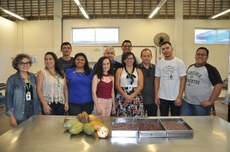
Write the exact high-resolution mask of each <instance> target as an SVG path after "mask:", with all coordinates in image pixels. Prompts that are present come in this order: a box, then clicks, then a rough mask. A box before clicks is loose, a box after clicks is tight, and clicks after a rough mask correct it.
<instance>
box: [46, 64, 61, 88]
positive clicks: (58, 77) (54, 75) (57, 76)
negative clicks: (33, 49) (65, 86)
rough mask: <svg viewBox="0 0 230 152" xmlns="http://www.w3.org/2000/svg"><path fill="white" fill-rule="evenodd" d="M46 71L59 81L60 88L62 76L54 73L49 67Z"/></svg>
mask: <svg viewBox="0 0 230 152" xmlns="http://www.w3.org/2000/svg"><path fill="white" fill-rule="evenodd" d="M46 70H47V71H48V72H49V74H50V75H51V76H53V77H54V78H55V79H56V80H57V86H58V87H60V86H61V84H60V76H59V75H58V74H54V73H52V72H51V71H50V70H49V69H48V68H47V67H46Z"/></svg>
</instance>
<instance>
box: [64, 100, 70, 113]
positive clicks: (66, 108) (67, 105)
mask: <svg viewBox="0 0 230 152" xmlns="http://www.w3.org/2000/svg"><path fill="white" fill-rule="evenodd" d="M64 108H65V112H67V111H68V110H69V103H68V101H66V102H65V107H64Z"/></svg>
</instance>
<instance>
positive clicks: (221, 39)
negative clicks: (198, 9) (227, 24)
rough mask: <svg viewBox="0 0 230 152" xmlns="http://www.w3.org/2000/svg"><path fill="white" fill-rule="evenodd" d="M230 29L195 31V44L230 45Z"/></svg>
mask: <svg viewBox="0 0 230 152" xmlns="http://www.w3.org/2000/svg"><path fill="white" fill-rule="evenodd" d="M229 37H230V29H195V44H229V40H230V38H229Z"/></svg>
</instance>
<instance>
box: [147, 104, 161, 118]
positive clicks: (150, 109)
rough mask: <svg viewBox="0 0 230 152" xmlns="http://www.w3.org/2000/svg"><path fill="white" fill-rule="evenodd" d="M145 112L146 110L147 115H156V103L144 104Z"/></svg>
mask: <svg viewBox="0 0 230 152" xmlns="http://www.w3.org/2000/svg"><path fill="white" fill-rule="evenodd" d="M144 110H145V113H146V111H147V114H148V116H157V110H158V107H157V105H156V104H144Z"/></svg>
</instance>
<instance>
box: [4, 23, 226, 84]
mask: <svg viewBox="0 0 230 152" xmlns="http://www.w3.org/2000/svg"><path fill="white" fill-rule="evenodd" d="M182 23H183V30H181V35H182V37H183V45H182V47H183V48H182V49H181V46H179V47H178V48H179V49H178V48H177V46H176V45H175V44H178V42H177V43H175V42H176V40H177V37H178V32H177V36H176V33H175V31H178V30H179V29H180V27H177V26H176V25H177V24H176V22H175V20H149V19H146V20H141V19H140V20H134V19H128V20H127V19H116V20H113V19H109V20H102V19H98V20H64V21H63V37H62V40H63V41H70V42H71V41H72V40H71V36H72V35H71V29H72V28H73V27H110V26H113V27H114V26H115V27H119V28H120V43H121V42H122V41H123V40H124V39H130V40H131V41H132V43H133V45H154V43H153V38H154V36H155V35H156V34H157V33H160V32H165V33H167V34H168V35H169V36H170V41H171V42H172V44H173V46H174V48H175V52H174V54H175V56H179V57H180V58H182V59H183V60H184V61H185V63H186V65H187V66H188V65H190V64H191V63H194V54H195V52H194V51H195V50H196V49H197V48H198V47H200V46H201V45H196V44H194V29H195V28H196V27H199V28H229V29H230V21H215V20H184V21H183V22H182ZM56 26H57V25H56V24H55V21H53V20H49V21H24V22H19V23H14V22H11V21H8V20H5V19H3V18H0V33H1V34H0V58H1V60H0V63H1V68H0V76H1V77H0V79H1V82H2V81H5V80H6V79H7V77H8V76H9V75H10V74H12V73H13V72H14V70H13V69H12V67H11V59H10V58H11V57H12V56H15V55H16V54H17V53H19V52H25V53H28V54H30V55H32V56H33V57H35V59H36V62H35V63H34V64H33V66H32V67H31V71H32V72H37V71H38V70H39V69H40V68H43V67H44V63H43V57H44V54H45V52H47V51H54V52H55V53H56V54H57V55H58V56H61V52H60V45H61V44H58V43H55V41H56V39H57V35H60V34H59V33H60V31H55V29H56V28H55V27H56ZM56 32H57V33H58V34H57V33H56ZM120 43H119V44H117V45H120ZM203 46H205V47H207V48H208V49H209V50H210V57H209V63H211V64H212V65H214V66H216V67H217V68H218V69H219V71H220V73H221V76H222V78H226V77H227V74H228V46H226V45H203ZM181 51H183V53H181ZM77 52H84V53H86V54H87V56H88V58H89V61H96V60H97V59H98V58H99V57H100V56H101V55H102V53H103V48H102V47H101V46H91V47H82V46H73V52H72V56H74V55H75V53H77ZM120 53H121V50H120V48H117V49H116V54H117V55H118V54H120ZM134 53H136V55H137V56H139V52H136V51H135V52H134Z"/></svg>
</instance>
